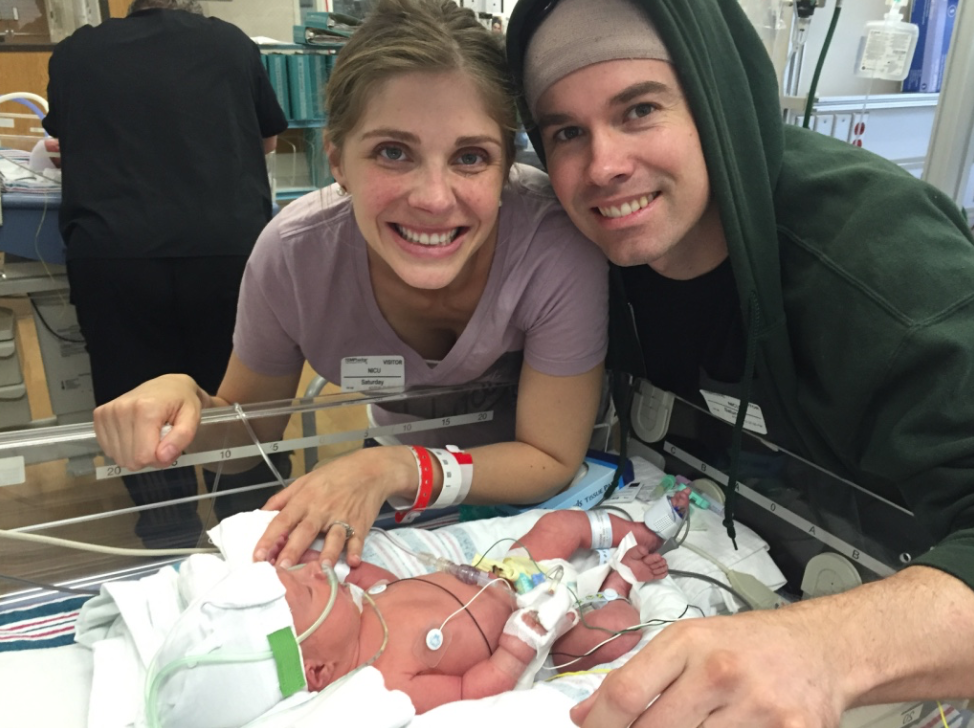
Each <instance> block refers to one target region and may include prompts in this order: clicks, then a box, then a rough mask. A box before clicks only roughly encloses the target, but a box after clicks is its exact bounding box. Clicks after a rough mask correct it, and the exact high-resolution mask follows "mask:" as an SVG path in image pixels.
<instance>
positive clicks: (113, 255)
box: [43, 0, 287, 543]
mask: <svg viewBox="0 0 974 728" xmlns="http://www.w3.org/2000/svg"><path fill="white" fill-rule="evenodd" d="M49 73H50V82H49V85H48V101H49V104H50V112H49V113H48V115H47V117H46V118H45V119H44V122H43V125H44V128H45V129H46V130H47V132H48V133H49V134H51V135H52V136H54V137H57V138H58V140H59V142H60V147H61V158H62V174H63V177H62V180H63V196H62V203H61V209H60V229H61V235H62V237H63V238H64V241H65V243H66V246H67V252H66V258H67V269H68V270H67V272H68V281H69V283H70V287H71V302H72V303H73V304H74V305H75V307H76V309H77V314H78V322H79V325H80V327H81V332H82V334H83V335H84V338H85V341H86V345H87V349H88V354H89V356H90V359H91V374H92V383H93V388H94V394H95V401H96V403H97V404H102V403H104V402H108V401H110V400H112V399H114V398H115V397H117V396H119V395H120V394H123V393H124V392H127V391H129V390H130V389H132V388H134V387H136V386H138V385H139V384H141V383H143V382H145V381H146V380H148V379H152V378H154V377H156V376H159V375H161V374H164V373H166V372H173V371H178V372H186V373H188V374H190V375H191V376H193V378H194V379H196V381H197V382H199V383H200V386H202V387H205V388H207V389H215V388H216V387H217V386H218V385H219V384H220V380H221V379H222V378H223V373H224V370H225V369H226V365H227V362H228V360H229V358H230V351H231V349H232V334H233V327H234V322H235V317H236V306H237V294H238V292H239V288H240V280H241V277H242V275H243V270H244V265H245V263H246V261H247V257H248V255H249V254H250V250H251V248H252V247H253V244H254V242H255V241H256V239H257V236H258V235H259V233H260V231H261V230H262V229H263V227H264V225H265V224H266V223H267V222H268V221H269V220H270V217H271V194H270V185H269V181H268V176H267V166H266V162H265V158H264V155H265V154H266V153H267V152H269V151H271V150H273V149H274V146H275V143H276V135H277V134H279V133H280V132H282V131H284V129H286V128H287V119H286V118H285V115H284V112H283V111H282V109H281V107H280V105H279V104H278V102H277V98H276V96H275V95H274V91H273V89H272V87H271V84H270V81H269V79H268V77H267V73H266V71H265V70H264V68H263V65H262V64H261V58H260V52H259V50H258V48H257V46H256V45H255V44H254V43H253V42H252V41H251V40H250V39H249V38H247V36H246V35H244V33H243V32H242V31H240V30H239V29H238V28H237V27H235V26H233V25H230V24H229V23H226V22H223V21H221V20H218V19H215V18H205V17H203V16H202V13H201V12H200V11H199V3H197V2H195V0H190V1H189V2H187V1H186V0H135V2H133V3H132V5H131V6H130V8H129V12H128V15H127V17H125V18H118V19H110V20H107V21H105V22H104V23H102V24H101V25H99V26H97V27H92V26H85V27H83V28H80V29H78V30H77V31H76V32H75V33H74V34H72V35H71V36H70V37H68V38H66V39H65V40H63V41H62V42H61V43H59V44H58V45H57V46H56V47H55V49H54V52H53V54H52V56H51V60H50V67H49ZM126 486H127V487H128V489H129V491H130V493H131V495H132V497H133V499H134V500H135V502H136V503H138V504H144V503H149V502H158V501H160V500H164V499H166V498H171V497H179V496H184V495H194V494H195V493H196V481H195V477H194V476H193V474H192V470H191V469H184V470H183V471H182V472H181V473H180V472H175V473H170V472H165V473H148V474H144V475H141V476H132V477H128V478H126ZM258 498H260V499H264V498H266V493H265V494H259V495H258ZM225 500H226V499H217V503H218V504H220V503H221V502H222V501H225ZM251 507H253V506H251ZM180 509H182V510H180ZM173 516H175V521H176V522H177V523H178V524H179V525H180V527H181V528H182V530H183V535H182V537H181V538H179V539H178V540H180V541H182V542H185V543H191V542H195V540H196V538H197V537H198V534H199V530H200V523H199V518H198V517H197V515H196V512H195V507H194V506H192V505H188V506H180V507H176V510H175V512H173V511H172V509H170V512H169V513H168V515H167V516H163V515H162V514H161V513H159V512H157V513H153V512H152V511H146V512H144V513H143V515H142V516H141V517H140V521H139V524H138V526H137V527H136V531H137V533H139V535H140V536H141V537H142V538H143V540H144V541H146V542H147V543H158V542H159V541H160V540H161V539H162V538H163V537H164V536H166V537H168V536H171V535H172V530H173V529H172V526H173ZM160 518H162V519H163V520H162V522H158V519H160Z"/></svg>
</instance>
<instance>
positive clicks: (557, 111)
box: [536, 60, 726, 279]
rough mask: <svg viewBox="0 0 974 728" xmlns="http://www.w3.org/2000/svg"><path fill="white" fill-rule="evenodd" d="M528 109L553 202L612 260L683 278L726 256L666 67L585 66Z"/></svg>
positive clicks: (687, 119)
mask: <svg viewBox="0 0 974 728" xmlns="http://www.w3.org/2000/svg"><path fill="white" fill-rule="evenodd" d="M536 111H537V113H536V117H537V121H538V125H539V130H540V132H541V137H542V140H543V143H544V149H545V153H546V155H547V162H548V173H549V175H550V176H551V183H552V185H553V187H554V189H555V193H556V194H557V195H558V199H559V200H561V203H562V204H563V205H564V206H565V209H566V210H567V211H568V214H569V216H570V217H571V219H572V221H573V222H574V223H575V225H576V226H577V227H578V228H579V229H580V230H581V231H582V232H583V233H585V235H587V236H588V237H589V238H590V239H591V240H593V241H594V242H595V243H596V244H598V246H599V247H600V248H602V250H603V252H605V254H606V256H608V258H609V259H610V260H611V261H612V262H614V263H616V264H617V265H622V266H630V265H640V264H649V265H650V266H652V267H653V268H654V269H655V270H656V271H658V272H659V273H660V274H662V275H665V276H667V277H670V278H677V279H686V278H693V277H695V276H697V275H701V274H702V273H705V272H707V271H709V270H711V269H712V268H714V267H715V266H716V265H717V264H718V263H719V262H720V261H721V260H723V259H724V258H725V257H726V244H725V242H724V238H723V232H722V229H721V226H720V218H719V214H718V212H717V208H716V206H715V205H714V204H713V203H712V201H711V197H710V182H709V179H708V176H707V165H706V162H705V161H704V156H703V150H702V148H701V146H700V138H699V136H698V134H697V127H696V124H695V123H694V121H693V117H692V116H691V114H690V109H689V107H688V106H687V103H686V99H685V98H684V96H683V90H682V88H681V87H680V83H679V81H678V79H677V77H676V73H675V72H674V70H673V66H672V65H670V64H669V63H666V62H665V61H653V60H619V61H606V62H604V63H597V64H594V65H591V66H586V67H585V68H582V69H580V70H578V71H575V72H574V73H571V74H569V75H568V76H565V77H564V78H562V79H561V80H560V81H558V82H557V83H555V84H554V85H553V86H551V88H549V89H548V90H547V91H545V93H544V94H542V96H541V98H540V99H539V101H538V108H537V110H536Z"/></svg>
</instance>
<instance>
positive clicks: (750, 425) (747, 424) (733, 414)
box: [700, 389, 768, 435]
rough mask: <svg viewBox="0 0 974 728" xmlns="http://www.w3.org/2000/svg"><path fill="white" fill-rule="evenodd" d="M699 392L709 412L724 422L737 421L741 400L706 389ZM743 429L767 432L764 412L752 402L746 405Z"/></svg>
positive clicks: (759, 432)
mask: <svg viewBox="0 0 974 728" xmlns="http://www.w3.org/2000/svg"><path fill="white" fill-rule="evenodd" d="M700 394H702V395H703V398H704V399H705V400H706V402H707V407H709V408H710V414H712V415H713V416H714V417H719V418H720V419H722V420H723V421H724V422H730V423H731V424H732V425H733V424H734V423H735V422H737V412H738V410H740V408H741V400H739V399H737V397H729V396H727V395H726V394H717V393H716V392H708V391H707V390H706V389H701V390H700ZM744 429H745V430H750V431H751V432H756V433H758V434H759V435H767V434H768V426H767V425H766V424H765V423H764V414H763V413H762V412H761V408H760V407H759V406H758V405H756V404H754V403H753V402H751V403H750V404H749V405H748V406H747V414H746V415H745V416H744Z"/></svg>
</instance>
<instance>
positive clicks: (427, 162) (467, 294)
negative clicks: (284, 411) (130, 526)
mask: <svg viewBox="0 0 974 728" xmlns="http://www.w3.org/2000/svg"><path fill="white" fill-rule="evenodd" d="M510 83H511V82H510V80H509V74H508V71H507V67H506V63H505V61H504V54H503V50H502V47H501V45H500V42H499V41H498V39H497V38H496V36H492V35H491V34H490V32H489V31H488V30H487V29H485V28H484V27H482V26H481V25H480V24H479V22H478V21H477V18H476V16H475V15H474V14H473V13H472V12H471V11H469V10H463V9H460V8H458V7H457V6H456V5H455V4H454V3H453V2H449V1H448V0H380V2H379V3H378V4H377V7H376V8H375V10H374V11H373V14H372V15H371V16H370V17H369V19H368V20H367V21H366V22H365V23H364V24H363V25H362V26H361V27H360V28H359V29H358V30H357V31H356V32H355V34H354V35H353V36H352V38H351V39H350V40H349V42H348V43H347V45H346V46H345V47H344V48H343V50H342V51H341V52H340V53H339V55H338V58H337V62H336V65H335V68H334V70H333V73H332V75H331V78H330V81H329V84H328V88H327V93H326V98H327V111H328V118H329V128H328V130H327V153H328V159H329V162H330V163H331V166H332V171H333V174H334V176H335V179H336V180H337V182H336V183H335V184H334V185H332V186H331V187H328V188H326V189H323V190H320V191H317V192H314V193H312V194H310V195H307V196H306V197H304V198H302V199H299V200H297V201H295V202H294V203H292V204H291V205H289V206H288V207H287V208H286V209H285V210H284V211H283V212H282V213H281V214H280V215H278V216H277V217H276V218H275V219H274V220H273V221H272V222H271V224H270V225H268V226H267V228H266V229H265V230H264V232H263V233H262V235H261V237H260V240H258V242H257V245H256V247H255V248H254V252H253V254H252V256H251V258H250V260H249V262H248V264H247V272H246V274H245V276H244V283H243V286H242V288H241V295H240V301H239V305H238V314H237V325H236V330H235V334H234V353H233V356H232V358H231V361H230V364H229V367H228V369H227V373H226V376H225V377H224V380H223V383H222V384H221V386H220V388H219V391H218V392H217V394H216V395H215V396H213V395H210V394H208V393H206V392H203V391H201V390H200V389H199V388H198V387H197V386H196V383H195V382H193V381H192V380H191V379H190V378H189V377H186V376H183V375H178V374H174V375H168V376H166V377H161V378H159V379H157V380H153V381H152V382H148V383H146V384H144V385H142V386H141V387H139V388H137V389H136V390H133V391H132V392H130V393H129V394H127V395H125V396H123V397H121V398H119V399H118V400H115V401H114V402H111V403H109V404H108V405H105V406H103V407H101V408H99V409H98V410H96V413H95V422H96V429H97V431H98V433H99V439H100V441H101V443H102V446H103V447H104V448H105V451H106V453H108V454H109V455H111V456H112V457H114V458H115V460H116V461H117V462H118V463H120V464H122V465H125V466H126V467H129V468H139V467H144V466H146V465H155V466H161V465H168V464H169V463H171V462H172V460H173V459H174V458H175V457H176V456H177V455H178V453H179V452H180V451H182V450H184V449H185V448H187V447H188V446H190V443H191V442H192V444H193V447H194V448H197V447H200V446H201V443H200V442H199V439H200V438H197V441H196V442H193V439H194V437H195V435H196V429H197V424H198V422H199V416H200V410H201V409H202V408H204V407H212V406H220V405H224V404H228V403H231V402H240V403H246V402H254V401H257V400H271V399H282V398H288V397H292V396H293V395H294V393H295V389H296V387H297V384H298V379H299V377H300V373H301V369H302V365H303V364H304V362H305V361H307V362H309V363H310V364H311V366H312V368H313V369H314V370H315V371H316V372H318V373H319V374H321V375H322V376H323V377H325V378H326V379H327V380H329V381H332V382H335V383H341V384H342V385H343V386H345V387H346V388H352V387H353V383H352V382H351V381H345V380H343V371H346V373H347V367H343V364H347V363H348V362H349V361H350V360H352V359H354V363H355V364H356V365H358V364H361V363H362V362H366V363H368V362H370V361H374V362H378V363H381V364H382V366H389V367H390V371H389V372H388V374H389V376H390V377H392V379H391V380H390V381H393V382H394V383H395V384H399V385H405V386H410V387H411V386H437V385H453V384H464V383H469V382H477V381H489V382H501V381H516V382H517V384H518V387H517V392H516V395H509V396H507V395H505V396H503V397H497V398H496V399H495V401H493V402H491V403H490V404H489V407H490V408H491V409H492V410H493V412H494V417H493V420H492V421H491V422H486V423H483V425H467V426H464V427H463V428H460V429H458V430H457V432H458V436H457V439H456V441H455V442H454V443H453V444H454V445H459V446H461V447H466V448H470V449H469V451H468V452H463V451H459V450H458V449H457V448H455V447H454V448H451V449H447V450H436V451H433V452H432V456H431V452H430V451H427V450H426V448H425V447H423V445H432V444H436V445H440V446H442V445H443V443H439V442H437V443H432V442H428V441H427V442H423V441H422V440H420V439H416V440H412V441H410V445H409V446H407V445H396V446H389V447H382V448H377V449H368V450H360V451H357V452H354V453H352V454H350V455H347V456H345V457H342V458H339V459H338V460H334V461H332V462H330V463H328V464H326V465H324V466H323V467H321V468H319V469H317V470H315V471H313V472H312V473H309V474H308V475H306V476H304V477H302V478H300V479H298V480H297V481H295V482H294V483H293V484H291V485H290V486H289V487H288V488H287V489H285V490H284V491H282V492H281V493H279V494H277V495H276V496H274V497H273V498H271V500H270V501H268V504H267V507H269V508H271V509H275V510H280V511H281V512H280V514H279V515H278V516H277V518H276V519H275V520H274V521H273V522H272V523H271V525H270V526H269V528H268V529H267V532H266V533H265V534H264V537H263V538H262V539H261V540H260V542H259V543H258V545H257V549H256V552H255V558H257V559H258V560H263V559H268V560H272V561H275V562H276V563H277V564H278V565H285V566H286V565H289V564H293V563H295V562H297V560H298V558H299V557H300V556H301V555H302V553H303V552H304V551H305V549H306V548H307V546H308V545H309V544H310V543H311V542H312V540H313V539H314V538H316V537H317V536H318V535H319V533H324V534H325V543H324V548H323V549H322V552H321V554H322V555H321V559H322V561H331V562H334V560H335V559H336V558H337V557H338V556H339V554H340V553H341V552H342V550H343V549H347V552H348V560H349V563H350V564H351V565H352V566H355V565H357V564H358V563H359V560H360V554H361V549H362V542H363V538H364V536H365V534H366V533H367V532H368V529H369V526H371V524H372V522H373V521H374V520H375V517H376V515H377V513H378V510H379V508H380V506H381V505H382V503H383V501H386V500H390V502H392V503H394V504H400V505H401V506H402V507H403V508H404V510H406V511H407V512H408V513H410V514H414V513H416V512H418V511H420V510H422V509H423V508H425V507H427V506H429V507H446V506H451V505H455V504H457V503H460V502H472V503H537V502H540V501H542V500H544V499H545V498H546V497H548V496H550V495H552V494H554V493H555V492H557V491H558V490H560V489H562V488H563V487H564V486H565V485H566V484H567V483H568V482H569V481H570V480H571V479H572V477H573V476H574V474H575V472H576V471H577V470H578V468H579V466H580V464H581V462H582V459H583V457H584V454H585V450H586V448H587V445H588V442H589V439H590V436H591V433H592V427H593V424H594V421H595V413H596V409H597V407H598V401H599V395H600V392H601V384H602V367H603V358H604V355H605V348H606V326H607V282H608V281H607V264H606V261H605V259H604V258H603V257H602V255H601V253H600V252H599V251H598V249H597V248H596V247H595V246H594V245H592V244H591V243H590V242H588V241H587V240H585V238H584V237H583V236H582V235H581V234H580V233H579V232H578V231H577V230H576V229H575V227H574V226H573V225H572V224H571V221H570V220H569V219H568V217H567V215H566V214H565V213H564V211H563V210H562V209H561V208H560V207H559V205H558V203H557V201H556V200H555V197H554V194H553V192H552V191H551V189H550V187H549V185H548V181H547V178H546V177H545V176H544V175H543V174H542V173H541V172H539V171H537V170H534V169H529V168H521V167H519V166H512V162H513V159H514V133H515V127H516V120H517V117H516V113H515V105H514V98H513V94H512V91H511V86H510ZM507 391H510V390H507ZM384 414H385V415H388V413H382V412H378V413H377V415H376V416H377V417H382V416H384ZM401 414H402V413H397V416H401ZM407 414H408V415H413V416H423V413H417V412H411V413H407ZM450 414H451V413H450V412H448V411H442V409H441V410H439V411H438V412H437V413H436V416H438V417H443V416H449V415H450ZM425 416H429V415H428V414H426V415H425ZM167 422H168V423H170V424H171V425H172V429H171V431H170V432H169V434H167V435H166V436H165V437H164V438H163V439H162V440H160V439H159V431H160V427H162V425H163V424H165V423H167ZM281 426H283V425H281ZM256 427H257V423H255V428H256ZM264 427H267V424H266V423H265V425H264ZM260 434H261V436H262V437H267V436H271V435H273V434H275V433H273V432H270V431H269V430H268V432H266V433H260ZM407 517H408V516H407ZM334 525H343V526H344V528H332V526H334Z"/></svg>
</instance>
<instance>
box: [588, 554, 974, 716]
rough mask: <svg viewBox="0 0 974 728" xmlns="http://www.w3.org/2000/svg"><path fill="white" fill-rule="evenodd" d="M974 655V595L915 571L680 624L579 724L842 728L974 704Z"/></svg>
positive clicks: (598, 698)
mask: <svg viewBox="0 0 974 728" xmlns="http://www.w3.org/2000/svg"><path fill="white" fill-rule="evenodd" d="M971 645H974V592H972V591H971V589H970V588H969V587H968V586H967V585H965V584H964V583H963V582H961V581H960V580H958V579H955V578H954V577H952V576H950V575H949V574H946V573H945V572H942V571H939V570H937V569H932V568H928V567H922V566H915V567H910V568H908V569H905V570H904V571H902V572H900V573H898V574H896V575H894V576H891V577H889V578H887V579H883V580H881V581H878V582H873V583H870V584H866V585H863V586H861V587H858V588H856V589H853V590H851V591H849V592H846V593H844V594H838V595H835V596H830V597H822V598H819V599H812V600H809V601H805V602H800V603H798V604H794V605H792V606H789V607H786V608H784V609H779V610H777V611H760V612H747V613H743V614H739V615H735V616H732V617H714V618H711V619H694V620H687V621H685V622H678V623H677V624H674V625H671V626H670V627H668V628H667V629H665V630H664V631H663V632H662V633H661V634H660V635H659V636H658V637H657V638H656V639H654V640H653V641H652V642H651V643H650V644H649V645H647V646H646V647H645V648H644V649H643V650H641V651H640V652H639V653H638V654H637V655H635V656H634V657H633V658H632V660H630V661H629V662H628V663H627V664H626V665H624V666H623V667H622V668H620V669H619V670H616V671H615V672H614V673H612V674H611V675H609V676H608V677H607V678H606V680H605V682H604V683H603V684H602V686H601V687H600V688H599V690H598V691H597V692H596V693H595V694H594V695H593V696H592V697H590V698H589V699H587V700H585V701H584V702H582V703H580V704H579V705H578V706H576V708H575V709H574V710H573V711H572V719H573V720H574V721H575V722H576V723H577V724H578V725H583V726H589V727H591V726H599V727H600V728H601V727H604V728H614V727H616V726H619V727H620V728H621V727H623V726H628V725H629V724H630V723H632V722H633V721H634V720H636V719H637V718H639V716H642V717H641V718H640V720H639V722H638V723H636V725H638V726H668V727H669V728H683V727H684V726H686V727H688V728H690V727H692V726H698V725H701V724H702V723H704V722H705V721H706V720H707V718H708V716H711V715H713V714H714V713H717V712H718V711H719V712H720V715H721V720H722V721H724V722H726V723H727V724H728V725H748V726H755V727H758V726H780V725H802V726H805V727H806V728H834V727H835V726H837V725H838V724H839V719H840V717H841V714H842V712H843V711H844V710H846V709H847V708H850V707H854V706H857V705H871V704H881V703H888V702H898V701H902V700H915V699H922V698H930V697H931V696H940V697H943V698H948V697H962V696H967V695H971V694H974V649H972V648H971ZM657 695H660V697H659V699H658V700H656V702H654V703H653V704H652V705H651V706H649V707H648V708H647V707H646V706H647V704H648V703H649V702H650V701H651V700H653V698H655V697H656V696H657ZM688 707H689V710H688Z"/></svg>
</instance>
